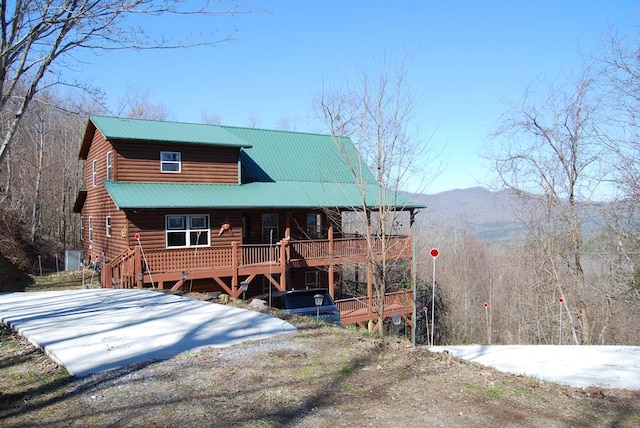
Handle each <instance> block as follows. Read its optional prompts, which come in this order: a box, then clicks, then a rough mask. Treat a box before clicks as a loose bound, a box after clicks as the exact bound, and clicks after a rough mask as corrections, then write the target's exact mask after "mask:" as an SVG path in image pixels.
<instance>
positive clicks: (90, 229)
mask: <svg viewBox="0 0 640 428" xmlns="http://www.w3.org/2000/svg"><path fill="white" fill-rule="evenodd" d="M89 241H93V217H89Z"/></svg>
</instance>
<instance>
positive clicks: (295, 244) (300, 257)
mask: <svg viewBox="0 0 640 428" xmlns="http://www.w3.org/2000/svg"><path fill="white" fill-rule="evenodd" d="M371 247H372V248H373V255H374V257H382V255H383V254H386V257H387V258H393V259H402V258H410V257H411V238H410V237H409V236H394V237H386V238H385V240H384V242H382V240H376V241H374V242H372V245H371ZM383 248H384V250H383ZM369 251H371V248H370V244H369V242H367V240H366V239H365V238H362V237H359V238H338V239H323V240H299V241H294V240H282V241H279V242H277V243H275V244H273V245H269V244H238V243H237V242H232V243H231V245H227V246H214V247H195V248H188V249H185V248H180V249H161V250H144V249H143V247H142V246H141V245H138V246H136V247H134V248H130V249H129V250H127V251H125V252H123V253H122V254H121V256H120V257H119V258H117V259H114V260H111V261H110V262H109V263H105V264H104V266H103V269H102V273H101V275H102V277H101V280H102V286H103V287H108V288H143V287H153V288H158V289H160V290H171V291H178V290H181V289H184V288H187V289H190V287H191V284H193V281H200V282H203V281H204V282H206V283H209V284H210V286H211V287H212V288H217V289H221V290H223V291H224V292H225V293H226V294H229V295H230V296H232V297H235V298H238V297H240V296H241V295H242V292H243V288H242V283H247V284H250V283H251V281H252V280H254V278H256V277H257V276H263V277H264V278H266V279H267V280H268V281H269V282H270V283H271V285H272V286H273V287H275V288H276V289H277V290H280V291H285V290H287V289H290V288H291V286H288V284H287V281H288V277H289V274H288V273H289V270H290V269H293V268H305V267H309V268H314V267H321V266H324V267H326V269H327V272H328V277H329V287H328V288H329V294H330V295H331V296H335V290H334V267H335V266H336V265H340V264H347V263H362V262H365V261H366V260H367V258H368V257H371V256H370V255H368V253H369ZM369 290H371V287H369ZM369 294H371V291H370V292H369ZM336 305H337V306H338V308H339V309H340V314H341V319H342V323H343V324H344V325H349V324H358V325H360V326H362V327H366V324H367V323H368V322H369V321H371V320H375V319H376V318H377V316H378V315H377V311H378V309H377V306H376V305H375V299H374V298H373V296H368V297H358V298H353V299H341V300H337V301H336ZM384 307H385V309H384V316H385V318H386V317H390V316H391V315H393V314H394V313H396V312H397V313H400V314H401V315H402V316H403V318H404V319H405V320H406V321H407V322H408V323H409V324H411V323H412V321H411V314H412V312H413V293H412V292H411V291H410V290H408V291H401V292H396V293H389V294H387V295H385V304H384ZM375 328H378V326H376V327H375Z"/></svg>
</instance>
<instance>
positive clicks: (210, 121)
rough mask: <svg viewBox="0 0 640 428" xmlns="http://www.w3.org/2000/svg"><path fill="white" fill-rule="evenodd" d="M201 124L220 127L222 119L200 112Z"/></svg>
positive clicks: (204, 111)
mask: <svg viewBox="0 0 640 428" xmlns="http://www.w3.org/2000/svg"><path fill="white" fill-rule="evenodd" d="M200 117H201V120H202V123H206V124H207V125H220V124H221V123H222V117H220V115H219V114H217V113H209V112H208V111H206V110H202V111H201V112H200Z"/></svg>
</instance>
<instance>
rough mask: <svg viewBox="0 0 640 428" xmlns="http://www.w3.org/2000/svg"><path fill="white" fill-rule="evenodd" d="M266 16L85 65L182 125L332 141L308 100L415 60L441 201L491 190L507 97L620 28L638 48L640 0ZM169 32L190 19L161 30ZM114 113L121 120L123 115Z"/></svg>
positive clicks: (412, 4) (292, 4) (201, 28)
mask: <svg viewBox="0 0 640 428" xmlns="http://www.w3.org/2000/svg"><path fill="white" fill-rule="evenodd" d="M249 4H250V5H253V6H255V8H261V7H269V9H270V12H269V13H261V14H255V15H238V16H235V17H234V18H231V17H221V18H207V19H196V20H192V21H189V29H190V30H191V31H193V32H209V31H211V30H213V29H216V28H218V29H220V30H221V31H225V30H226V29H229V28H232V27H234V26H237V27H238V28H239V30H240V31H239V32H238V34H237V40H236V41H235V42H233V43H225V44H220V45H217V46H216V47H213V48H212V47H207V48H197V49H190V50H181V51H178V50H167V51H150V52H113V53H108V54H102V55H100V56H92V57H84V56H83V58H85V60H87V61H90V63H88V64H85V66H84V68H83V70H82V74H83V76H84V77H85V78H87V77H89V78H90V79H91V81H92V83H93V84H95V85H97V86H99V87H101V88H102V89H103V90H104V91H105V92H106V93H107V94H108V96H109V98H110V100H111V106H112V107H114V106H115V102H116V100H117V99H118V97H121V96H122V95H123V94H124V93H125V92H126V88H127V86H134V87H139V88H143V89H144V90H148V91H149V92H150V93H151V101H152V102H154V103H161V104H164V105H165V106H166V107H167V108H168V109H169V110H170V112H171V115H172V119H174V120H178V121H194V122H199V121H201V117H202V112H203V111H206V112H208V113H210V114H217V115H218V116H219V117H220V118H221V119H222V124H225V125H237V126H247V125H248V124H249V122H250V119H249V118H250V117H255V118H257V119H258V121H259V125H260V127H264V128H276V127H277V125H278V122H279V121H280V120H281V119H288V120H289V121H290V122H295V123H296V129H297V130H299V131H311V132H325V131H326V130H324V129H322V127H321V124H320V123H318V122H317V121H315V120H314V119H313V108H312V103H313V100H314V98H317V96H318V95H319V93H320V89H321V85H322V79H323V78H324V79H325V80H329V81H331V82H334V83H339V82H343V81H344V80H348V79H350V76H354V74H355V71H356V70H357V69H358V68H368V69H372V70H373V69H374V67H375V63H376V61H379V60H380V58H381V57H382V56H383V55H384V54H385V53H387V54H392V55H395V56H398V57H399V56H401V55H402V54H404V53H406V54H407V55H408V57H409V58H410V60H411V62H410V67H409V74H410V79H411V87H412V89H413V90H414V91H415V93H416V95H417V96H418V97H419V98H421V100H422V106H421V110H420V112H419V116H420V117H421V118H422V122H423V123H422V124H421V128H422V129H423V130H424V131H425V137H426V134H433V138H432V141H431V144H433V145H434V146H435V147H436V149H437V150H441V151H442V155H441V156H442V158H441V161H443V162H445V164H446V166H445V169H444V171H443V173H442V174H441V175H440V176H439V177H438V178H437V179H436V180H435V181H434V182H433V183H432V184H431V185H430V186H429V187H428V188H427V189H426V192H427V193H437V192H441V191H445V190H451V189H456V188H466V187H472V186H476V185H485V184H486V176H487V173H488V172H487V169H486V165H485V163H484V161H482V160H481V158H480V156H479V152H480V150H481V149H482V147H483V146H484V145H485V144H486V140H487V136H488V134H489V133H491V132H492V131H493V130H495V128H496V126H497V123H498V120H499V118H500V115H501V114H502V113H504V112H505V111H506V110H507V108H508V106H507V102H509V101H516V100H518V99H519V98H520V97H521V96H522V94H523V92H524V89H525V87H526V86H527V85H529V84H530V83H531V82H533V81H534V80H536V79H542V80H545V81H548V82H560V81H562V80H563V79H565V78H566V77H567V76H568V75H569V74H570V73H571V72H572V71H577V70H579V68H580V61H581V60H580V53H579V52H580V51H582V52H583V53H589V52H597V51H598V49H599V48H600V44H601V40H602V39H603V38H606V36H607V34H608V33H609V30H610V28H611V27H613V28H615V29H616V31H617V32H618V33H621V34H624V35H626V36H628V37H630V38H631V39H635V40H640V37H639V36H638V34H637V33H638V28H639V27H638V25H639V24H640V20H639V17H640V4H639V3H638V2H637V1H630V0H616V1H608V0H602V1H595V0H594V1H587V0H583V1H578V0H536V1H514V0H501V1H497V0H496V1H491V0H486V1H471V0H469V1H446V2H445V1H441V2H435V1H429V0H418V1H389V0H387V1H377V0H373V1H364V0H359V1H346V0H323V1H294V0H288V1H287V0H271V1H264V0H261V1H254V2H251V1H249ZM151 22H152V23H153V24H154V25H155V26H156V28H157V31H159V32H160V31H161V32H163V33H165V34H171V33H172V32H173V31H176V32H180V31H184V22H181V21H177V20H176V21H174V20H173V19H168V18H163V19H161V20H155V21H154V20H152V21H151ZM113 113H116V112H115V111H113Z"/></svg>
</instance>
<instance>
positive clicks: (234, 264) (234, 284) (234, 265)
mask: <svg viewBox="0 0 640 428" xmlns="http://www.w3.org/2000/svg"><path fill="white" fill-rule="evenodd" d="M231 295H232V296H233V297H238V296H239V295H240V292H239V291H238V243H237V242H236V241H231Z"/></svg>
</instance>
